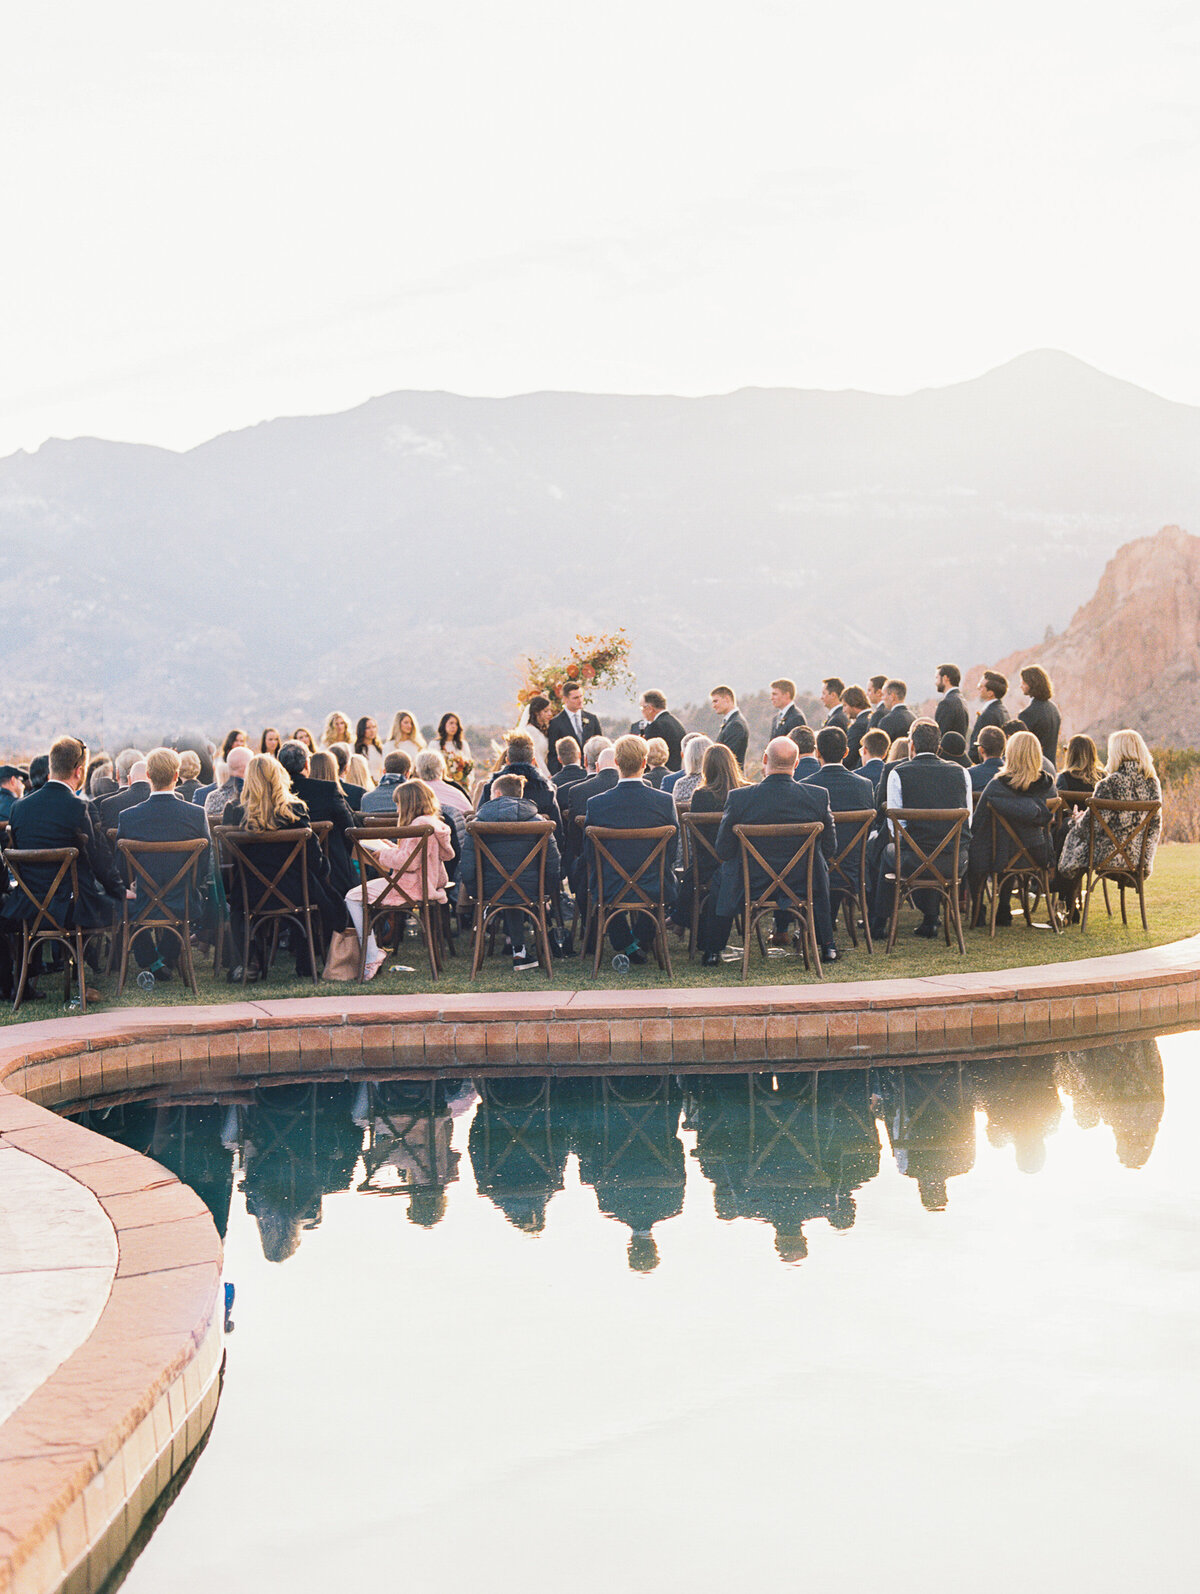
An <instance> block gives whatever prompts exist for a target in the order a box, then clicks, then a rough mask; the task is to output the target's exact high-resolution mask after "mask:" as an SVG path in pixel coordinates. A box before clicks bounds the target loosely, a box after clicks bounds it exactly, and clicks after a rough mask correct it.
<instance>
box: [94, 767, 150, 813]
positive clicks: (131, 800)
mask: <svg viewBox="0 0 1200 1594" xmlns="http://www.w3.org/2000/svg"><path fill="white" fill-rule="evenodd" d="M131 751H132V749H130V748H127V749H126V750H125V752H123V753H120V754H119V755H118V757H117V774H118V776H120V774H121V772H122V769H123V770H124V773H125V777H126V778H125V781H124V783H123V784H122V785H121V787H120V789H119V790H118V791H115V792H113V794H112V796H111V797H103V798H101V800H100V802H99V803H98V804H97V811H98V813H99V816H100V824H101V826H102V828H103V829H105V830H115V829H116V827H117V820H118V819H119V818H120V817H121V815H122V814H123V813H124V812H125V810H126V808H135V807H136V806H137V805H138V803H144V802H145V801H146V798H147V797H149V795H150V782H149V781H148V780H147V779H146V755H145V754H144V753H138V754H137V756H136V758H135V759H134V760H133V762H132V763H131V764H129V763H123V760H125V759H127V758H128V757H129V754H130V752H131Z"/></svg>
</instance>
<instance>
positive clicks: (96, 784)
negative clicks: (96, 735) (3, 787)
mask: <svg viewBox="0 0 1200 1594" xmlns="http://www.w3.org/2000/svg"><path fill="white" fill-rule="evenodd" d="M22 790H24V786H23V785H22ZM83 790H84V793H85V794H86V795H87V796H88V797H90V798H92V800H93V801H94V802H99V801H100V799H101V798H102V797H111V796H112V794H113V793H114V792H115V791H119V790H120V787H119V786H118V785H117V779H116V776H115V775H114V773H113V761H112V759H111V758H110V757H109V756H108V754H107V753H99V754H97V756H96V757H95V758H93V759H92V761H91V763H90V764H89V765H88V772H87V779H86V780H85V781H84V783H83ZM4 817H5V816H4V815H3V814H0V818H4Z"/></svg>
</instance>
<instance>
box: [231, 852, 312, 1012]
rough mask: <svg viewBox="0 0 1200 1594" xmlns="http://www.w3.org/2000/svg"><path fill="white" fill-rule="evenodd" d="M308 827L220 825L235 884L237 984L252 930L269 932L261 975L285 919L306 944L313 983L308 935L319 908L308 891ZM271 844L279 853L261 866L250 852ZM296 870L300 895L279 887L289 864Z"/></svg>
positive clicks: (244, 976) (246, 963) (244, 977)
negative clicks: (239, 940) (239, 942)
mask: <svg viewBox="0 0 1200 1594" xmlns="http://www.w3.org/2000/svg"><path fill="white" fill-rule="evenodd" d="M311 835H312V831H311V829H310V828H309V826H307V825H304V826H302V827H297V828H295V829H292V830H234V829H232V828H229V827H222V829H221V849H222V853H223V855H224V856H226V857H227V858H228V859H229V862H230V865H231V867H232V870H233V874H234V878H235V879H236V881H237V883H238V887H239V895H240V897H241V911H242V924H243V946H242V983H243V985H244V984H245V983H246V980H247V978H248V974H249V968H250V945H251V942H252V941H253V940H254V937H255V935H257V934H261V933H262V932H264V931H266V930H269V931H270V946H269V948H268V947H267V945H266V944H265V939H264V946H263V958H262V970H263V973H264V974H265V973H266V972H267V970H268V969H269V968H270V966H271V964H272V963H273V962H274V960H275V953H276V950H277V948H278V946H279V931H280V929H281V927H282V926H283V925H285V924H291V925H294V926H295V927H296V928H297V929H299V930H300V931H301V932H302V933H303V935H304V938H305V940H306V942H307V943H308V958H309V968H310V969H311V970H312V981H313V984H314V985H315V984H316V983H317V980H318V978H319V975H318V972H317V954H316V939H315V938H314V936H313V918H314V916H315V917H316V920H317V924H318V925H319V924H320V922H321V920H320V909H319V908H318V907H317V905H316V904H315V903H314V902H313V901H312V900H311V898H310V897H309V894H308V850H307V849H308V838H309V837H310V836H311ZM266 847H274V848H275V849H276V850H277V851H279V852H280V853H281V854H282V857H281V861H280V862H279V863H278V864H277V865H274V864H272V863H271V862H270V861H268V860H267V859H265V858H264V859H263V867H262V868H260V867H259V863H258V861H257V860H256V858H255V857H254V854H255V853H257V852H260V851H261V850H262V849H263V848H266ZM297 864H298V865H299V869H300V894H299V896H298V897H296V896H292V895H290V894H289V891H287V890H285V889H284V886H283V880H284V877H285V876H286V874H287V873H288V871H289V870H290V869H291V868H292V867H293V865H297Z"/></svg>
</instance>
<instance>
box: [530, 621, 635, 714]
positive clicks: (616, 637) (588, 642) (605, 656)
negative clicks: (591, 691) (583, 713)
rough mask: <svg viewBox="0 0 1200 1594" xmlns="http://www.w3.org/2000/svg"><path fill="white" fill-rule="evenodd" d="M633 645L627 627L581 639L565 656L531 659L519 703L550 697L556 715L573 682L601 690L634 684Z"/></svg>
mask: <svg viewBox="0 0 1200 1594" xmlns="http://www.w3.org/2000/svg"><path fill="white" fill-rule="evenodd" d="M630 647H631V643H630V641H629V638H628V637H627V636H626V634H625V628H624V626H622V627H621V628H620V630H617V631H614V632H612V633H611V634H609V635H604V636H577V637H576V638H575V641H574V643H573V644H572V646H571V649H570V651H569V652H568V653H567V654H566V656H565V657H548V658H527V659H526V660H525V682H524V685H523V686H522V687H521V688H520V690H519V691H518V693H517V702H518V703H521V704H525V703H528V702H529V700H530V699H531V698H534V697H548V698H549V699H550V702H551V705H552V706H553V708H554V711H555V713H557V712H558V710H559V709H560V708H561V707H562V695H563V691H564V689H565V687H566V686H567V684H568V683H569V682H574V681H578V682H580V684H581V685H583V686H588V687H596V688H599V689H600V690H601V691H603V690H606V689H607V688H609V687H614V686H623V685H629V686H632V685H633V672H632V671H631V670H630V668H629V649H630Z"/></svg>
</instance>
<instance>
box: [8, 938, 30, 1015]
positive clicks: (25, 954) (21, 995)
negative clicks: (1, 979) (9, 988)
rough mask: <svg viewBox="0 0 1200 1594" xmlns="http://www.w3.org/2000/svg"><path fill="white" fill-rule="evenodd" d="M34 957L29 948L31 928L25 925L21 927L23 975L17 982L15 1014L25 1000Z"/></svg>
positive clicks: (13, 1008)
mask: <svg viewBox="0 0 1200 1594" xmlns="http://www.w3.org/2000/svg"><path fill="white" fill-rule="evenodd" d="M32 956H33V954H32V951H31V949H30V946H29V926H28V925H26V924H23V925H22V926H21V974H20V978H19V979H18V980H17V994H16V996H15V997H14V998H13V1005H12V1010H13V1012H14V1013H15V1012H17V1011H18V1010H19V1009H20V1006H21V1003H22V1002H23V1001H24V1000H25V984H26V981H27V980H28V979H29V963H30V959H31V958H32Z"/></svg>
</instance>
